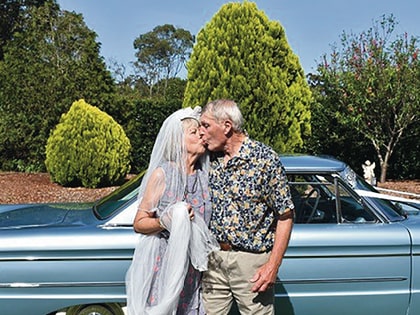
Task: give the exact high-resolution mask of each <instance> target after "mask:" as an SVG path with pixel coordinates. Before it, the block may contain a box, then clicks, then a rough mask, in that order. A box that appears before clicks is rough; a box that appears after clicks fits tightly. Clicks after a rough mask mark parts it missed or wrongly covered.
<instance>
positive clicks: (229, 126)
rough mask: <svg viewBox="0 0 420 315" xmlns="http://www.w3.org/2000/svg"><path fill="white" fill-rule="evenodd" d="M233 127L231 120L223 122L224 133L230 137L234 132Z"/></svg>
mask: <svg viewBox="0 0 420 315" xmlns="http://www.w3.org/2000/svg"><path fill="white" fill-rule="evenodd" d="M232 127H233V124H232V122H231V121H230V120H229V119H227V120H225V121H224V122H223V132H224V134H225V135H228V134H230V133H232V132H233V128H232Z"/></svg>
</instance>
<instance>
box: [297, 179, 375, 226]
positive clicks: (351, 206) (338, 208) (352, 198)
mask: <svg viewBox="0 0 420 315" xmlns="http://www.w3.org/2000/svg"><path fill="white" fill-rule="evenodd" d="M289 186H290V191H291V195H292V199H293V202H294V204H295V209H296V211H295V223H297V224H314V223H334V224H337V223H343V224H345V223H374V222H377V218H376V216H375V215H373V213H372V212H371V211H370V210H369V209H368V208H367V207H366V206H365V205H364V204H363V203H362V202H361V201H360V200H358V198H357V195H355V194H354V193H352V191H351V189H349V187H346V186H344V185H343V183H342V182H341V181H340V180H338V178H337V177H334V176H331V175H313V174H311V175H306V174H305V175H302V174H296V175H289Z"/></svg>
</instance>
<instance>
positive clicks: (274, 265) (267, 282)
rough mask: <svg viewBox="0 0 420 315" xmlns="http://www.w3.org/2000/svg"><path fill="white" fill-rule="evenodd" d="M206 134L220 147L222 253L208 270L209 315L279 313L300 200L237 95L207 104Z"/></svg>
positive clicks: (217, 217)
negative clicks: (251, 133)
mask: <svg viewBox="0 0 420 315" xmlns="http://www.w3.org/2000/svg"><path fill="white" fill-rule="evenodd" d="M200 121H201V129H200V130H201V134H202V137H203V140H204V142H205V144H206V146H207V148H208V150H210V151H212V152H213V153H214V157H213V159H212V162H211V168H210V176H209V181H210V182H209V185H210V194H211V201H212V204H213V210H212V218H211V222H210V229H211V231H212V233H213V234H214V235H215V236H216V238H217V240H218V241H219V244H220V247H221V251H218V252H215V253H212V254H211V256H210V258H209V266H208V271H207V272H205V273H204V276H203V295H204V306H205V308H206V312H207V314H208V315H213V314H214V315H221V314H228V312H229V310H230V308H231V306H232V303H233V301H234V300H235V301H236V303H237V305H238V308H239V310H240V312H241V314H252V315H255V314H274V288H273V284H274V283H275V281H276V277H277V272H278V269H279V267H280V264H281V262H282V259H283V256H284V253H285V251H286V249H287V246H288V243H289V239H290V233H291V230H292V226H293V209H294V205H293V203H292V200H291V196H290V190H289V186H288V184H287V178H286V174H285V171H284V168H283V166H282V164H281V161H280V157H279V156H278V154H277V153H276V152H275V151H274V150H273V149H271V148H270V147H268V146H267V145H264V144H262V143H260V142H258V141H254V140H252V139H250V138H249V137H248V135H247V134H246V132H245V131H244V130H243V127H242V125H243V117H242V114H241V112H240V110H239V107H238V105H237V104H236V103H235V102H234V101H232V100H216V101H213V102H210V103H208V104H207V105H206V106H205V107H204V108H203V111H202V114H201V118H200Z"/></svg>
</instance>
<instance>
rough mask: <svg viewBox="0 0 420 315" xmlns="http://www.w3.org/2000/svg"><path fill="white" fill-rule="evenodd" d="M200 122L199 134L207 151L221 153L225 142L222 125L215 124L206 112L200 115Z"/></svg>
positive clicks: (219, 123) (220, 123)
mask: <svg viewBox="0 0 420 315" xmlns="http://www.w3.org/2000/svg"><path fill="white" fill-rule="evenodd" d="M200 122H201V127H200V132H201V135H202V138H203V141H204V143H205V145H206V146H207V149H208V150H210V151H223V148H224V146H225V144H226V140H227V137H226V135H225V133H224V130H225V129H224V128H223V123H222V122H217V121H216V120H215V119H214V118H213V116H212V115H211V114H209V113H207V112H205V113H203V114H202V115H201V118H200Z"/></svg>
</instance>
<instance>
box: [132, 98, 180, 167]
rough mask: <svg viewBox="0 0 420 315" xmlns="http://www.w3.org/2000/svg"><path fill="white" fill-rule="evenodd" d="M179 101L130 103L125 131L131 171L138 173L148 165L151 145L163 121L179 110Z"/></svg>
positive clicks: (151, 100) (147, 100)
mask: <svg viewBox="0 0 420 315" xmlns="http://www.w3.org/2000/svg"><path fill="white" fill-rule="evenodd" d="M181 105H182V100H179V99H176V98H174V99H171V100H166V99H141V100H137V101H135V102H134V103H132V110H131V113H132V116H130V117H129V119H128V121H127V124H126V125H125V130H126V133H127V136H128V137H129V138H130V140H131V144H132V146H133V150H132V171H133V172H134V173H139V172H141V171H143V170H145V169H146V168H147V166H148V165H149V159H150V154H151V153H152V148H153V144H154V142H155V139H156V136H157V134H158V132H159V129H160V127H161V125H162V123H163V121H164V120H165V119H166V117H168V116H169V115H170V114H172V113H173V112H174V111H176V110H178V109H180V108H181Z"/></svg>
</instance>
